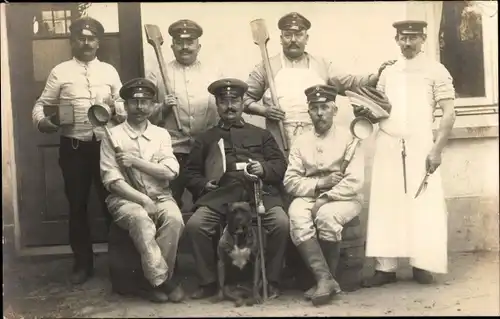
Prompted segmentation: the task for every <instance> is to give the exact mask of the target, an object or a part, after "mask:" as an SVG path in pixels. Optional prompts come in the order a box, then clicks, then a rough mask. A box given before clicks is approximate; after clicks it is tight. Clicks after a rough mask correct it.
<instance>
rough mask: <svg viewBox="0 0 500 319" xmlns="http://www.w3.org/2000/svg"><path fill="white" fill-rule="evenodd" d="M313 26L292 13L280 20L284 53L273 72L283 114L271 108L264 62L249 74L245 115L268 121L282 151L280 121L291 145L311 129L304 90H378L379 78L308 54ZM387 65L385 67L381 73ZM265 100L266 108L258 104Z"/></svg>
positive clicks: (275, 60)
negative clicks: (318, 87) (324, 86)
mask: <svg viewBox="0 0 500 319" xmlns="http://www.w3.org/2000/svg"><path fill="white" fill-rule="evenodd" d="M310 27H311V23H310V22H309V20H307V19H306V18H305V17H304V16H302V15H301V14H299V13H296V12H292V13H289V14H287V15H285V16H283V17H282V18H281V19H280V20H279V21H278V28H279V29H280V30H281V37H280V39H281V45H282V47H283V52H282V53H279V54H277V55H275V56H273V57H271V58H270V65H271V70H272V71H273V78H274V82H275V85H276V92H277V95H278V101H279V104H280V107H281V109H282V110H281V111H280V110H278V109H277V108H276V107H274V106H273V107H271V104H272V102H270V101H271V98H270V91H269V90H268V88H269V83H268V81H267V77H266V70H265V68H264V64H263V63H262V62H261V63H260V64H259V65H257V66H256V67H255V68H254V70H253V71H252V72H251V73H250V76H249V78H248V80H247V84H248V91H247V92H246V93H245V96H244V97H243V105H244V107H245V112H246V113H248V114H254V115H260V116H263V117H265V118H266V126H267V128H268V129H269V131H271V133H272V134H273V136H274V138H275V139H276V141H277V142H278V144H279V145H280V148H281V149H282V150H283V145H282V140H281V135H280V133H279V130H278V125H277V121H278V120H283V124H284V127H285V134H286V136H287V140H288V145H289V146H291V144H292V142H293V141H294V139H295V137H296V136H299V135H300V134H302V133H303V132H306V131H311V130H312V122H311V119H310V118H309V115H308V114H307V101H306V97H305V95H304V90H305V89H307V88H308V87H311V86H313V85H318V84H319V85H321V84H329V85H335V86H336V87H337V88H338V89H339V90H340V92H339V93H341V94H343V91H344V90H346V89H349V90H355V88H357V87H359V86H372V87H375V85H376V83H377V81H378V78H379V76H378V75H377V74H369V75H366V76H355V75H350V74H345V73H343V72H342V71H340V70H339V69H337V68H335V67H334V66H333V65H332V62H330V61H327V60H326V59H323V58H320V57H317V56H313V55H311V54H309V53H307V52H305V47H306V45H307V41H308V39H309V35H308V34H307V30H308V29H309V28H310ZM386 64H387V63H384V64H382V66H381V68H380V69H379V74H380V72H381V71H382V70H383V68H384V67H385V65H386ZM261 99H263V105H261V104H259V103H258V101H259V100H261Z"/></svg>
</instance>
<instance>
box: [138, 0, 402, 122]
mask: <svg viewBox="0 0 500 319" xmlns="http://www.w3.org/2000/svg"><path fill="white" fill-rule="evenodd" d="M292 11H297V12H300V13H301V14H303V15H304V16H305V17H306V18H308V19H309V20H310V21H311V23H312V27H311V29H310V30H309V44H308V46H307V51H309V52H310V53H312V54H316V55H322V56H325V57H327V58H329V59H331V60H332V61H334V62H335V63H336V64H337V65H338V66H339V67H341V68H344V69H346V70H348V71H349V72H350V73H360V74H364V73H373V72H376V70H377V69H378V67H379V66H380V64H381V63H382V62H384V61H386V60H388V59H393V58H395V57H396V56H397V55H398V52H399V51H398V48H397V46H396V44H395V42H394V39H393V37H394V28H393V27H392V22H393V21H396V20H399V19H404V18H405V17H406V16H407V15H406V12H407V7H406V4H405V3H404V2H378V3H370V2H364V3H352V2H351V3H286V2H282V3H182V4H181V3H143V4H141V12H142V17H141V18H142V24H146V23H151V24H156V25H158V26H159V27H160V29H161V31H162V34H163V38H164V40H165V43H164V45H163V54H164V56H165V60H166V61H169V60H171V59H173V58H174V56H173V53H172V51H171V49H170V43H171V38H170V36H169V35H168V31H167V30H168V27H169V25H170V24H171V23H173V22H175V21H177V20H179V19H191V20H193V21H196V22H197V23H198V24H200V25H201V27H202V28H203V36H202V37H201V38H200V43H201V45H202V49H201V51H200V56H199V57H200V60H201V61H202V62H203V63H217V64H218V65H220V66H221V67H222V69H223V71H224V73H225V75H227V76H228V77H237V78H241V79H243V80H246V79H247V77H248V74H249V73H250V71H251V70H252V68H253V67H254V66H255V65H256V64H258V63H259V62H260V61H261V56H260V51H259V48H258V46H257V45H255V44H254V43H253V39H252V34H251V31H250V21H252V20H253V19H258V18H262V19H265V21H266V25H267V27H268V30H269V35H270V41H269V42H268V51H269V54H270V55H274V54H276V53H279V52H280V51H281V46H280V42H279V34H280V30H279V29H278V27H277V23H278V20H279V19H280V18H281V17H282V16H283V15H285V14H287V13H289V12H292ZM366 21H370V22H371V23H370V24H369V25H368V24H367V23H366ZM143 39H144V41H143V48H144V60H145V61H144V65H145V70H146V73H147V72H148V71H149V70H151V69H154V68H158V63H157V61H156V57H155V54H154V51H153V48H152V46H151V45H149V44H148V43H147V41H146V37H145V34H144V30H143ZM340 100H341V102H340V104H341V105H342V106H346V104H345V101H342V99H340ZM351 113H352V112H351V109H350V108H349V107H347V108H345V109H344V110H341V111H340V114H339V118H343V119H344V121H350V120H349V119H350V116H351ZM254 123H255V124H262V121H259V120H255V122H254Z"/></svg>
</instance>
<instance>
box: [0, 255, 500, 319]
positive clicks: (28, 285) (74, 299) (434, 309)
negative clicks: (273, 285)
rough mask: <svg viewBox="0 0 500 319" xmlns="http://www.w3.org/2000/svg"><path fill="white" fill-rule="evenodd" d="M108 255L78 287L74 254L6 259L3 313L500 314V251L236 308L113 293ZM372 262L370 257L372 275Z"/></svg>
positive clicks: (187, 282) (188, 281) (189, 281)
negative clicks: (372, 284)
mask: <svg viewBox="0 0 500 319" xmlns="http://www.w3.org/2000/svg"><path fill="white" fill-rule="evenodd" d="M106 259H107V256H106V255H99V256H98V257H97V266H96V267H97V270H96V274H95V276H94V277H93V278H92V279H91V280H90V281H88V282H87V283H85V284H84V285H82V286H80V287H72V286H70V285H69V284H68V283H67V282H66V278H67V277H68V274H69V270H70V269H71V259H70V258H58V259H54V258H51V259H47V258H44V259H38V260H30V261H22V262H17V263H16V264H10V265H5V264H4V318H8V319H10V318H41V317H52V318H68V317H90V318H96V317H101V318H102V317H108V318H109V317H236V316H263V317H272V316H300V317H307V316H382V315H389V316H422V315H426V316H427V315H433V316H449V315H452V316H457V315H458V316H465V315H490V316H498V315H500V309H499V300H500V295H499V253H498V252H488V253H475V254H471V253H463V254H454V255H451V256H450V258H449V260H450V272H449V273H448V274H447V275H441V276H438V277H437V283H436V284H434V285H430V286H421V285H418V284H417V283H415V282H413V281H411V269H410V268H409V266H408V262H405V261H403V262H402V263H401V267H400V271H399V273H398V277H399V278H400V280H399V281H398V282H397V283H395V284H392V285H388V286H386V287H380V288H371V289H361V290H358V291H356V292H353V293H349V294H345V295H342V296H340V297H338V298H337V299H336V300H334V301H332V303H331V304H330V305H326V306H322V307H314V306H312V305H311V304H310V302H307V301H305V300H303V299H302V293H301V292H300V291H297V290H287V291H284V293H283V295H282V296H281V297H280V298H279V299H277V300H272V301H268V302H267V303H266V304H265V305H258V306H253V307H241V308H235V307H234V306H233V304H231V303H229V302H223V303H218V304H212V303H211V302H210V301H208V300H203V301H195V300H187V301H185V302H184V303H182V304H171V303H167V304H161V305H158V304H152V303H150V302H148V301H144V300H141V299H137V298H132V297H124V296H120V295H117V294H114V293H112V292H111V285H110V283H109V281H108V279H107V274H108V270H107V260H106ZM371 265H372V261H371V260H368V261H367V266H366V269H365V270H366V275H367V276H368V275H369V274H370V273H371V271H372V269H371ZM183 273H192V269H183ZM183 278H184V279H183V285H184V287H185V289H186V291H187V292H190V291H191V292H192V291H193V290H194V289H195V288H196V283H195V280H194V278H193V276H189V277H186V276H183Z"/></svg>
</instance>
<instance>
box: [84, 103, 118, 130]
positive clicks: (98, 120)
mask: <svg viewBox="0 0 500 319" xmlns="http://www.w3.org/2000/svg"><path fill="white" fill-rule="evenodd" d="M112 113H113V112H112V110H111V107H109V106H108V105H106V104H94V105H92V106H91V107H90V108H89V110H88V111H87V116H88V118H89V121H90V123H91V124H92V125H93V126H96V127H101V126H106V124H108V122H109V121H110V120H111V117H112Z"/></svg>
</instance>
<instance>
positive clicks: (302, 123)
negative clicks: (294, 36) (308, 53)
mask: <svg viewBox="0 0 500 319" xmlns="http://www.w3.org/2000/svg"><path fill="white" fill-rule="evenodd" d="M274 82H275V85H276V94H277V95H278V102H279V104H280V107H281V109H282V110H283V111H284V112H285V113H286V118H285V120H284V121H283V126H284V127H285V132H286V135H287V140H288V146H289V147H291V145H292V143H293V142H294V141H295V137H297V136H299V135H300V134H302V133H303V132H306V131H309V130H312V122H311V118H310V117H309V114H308V113H307V98H306V95H305V93H304V91H305V90H306V89H307V88H308V87H311V86H313V85H318V84H325V80H324V79H323V78H321V77H320V76H319V74H318V72H317V71H316V70H314V69H313V68H311V65H310V63H308V68H307V69H305V68H290V67H287V66H286V64H285V61H284V57H283V53H281V69H280V70H279V71H278V73H277V74H276V76H275V78H274ZM266 124H267V128H268V130H269V131H270V132H271V134H273V136H274V138H275V139H276V141H277V142H278V145H279V146H280V148H281V149H282V150H283V145H282V142H281V135H280V132H279V129H278V125H276V122H274V121H267V123H266Z"/></svg>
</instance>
